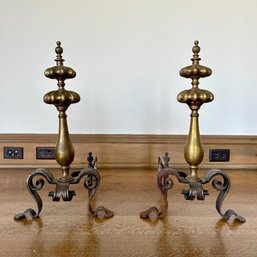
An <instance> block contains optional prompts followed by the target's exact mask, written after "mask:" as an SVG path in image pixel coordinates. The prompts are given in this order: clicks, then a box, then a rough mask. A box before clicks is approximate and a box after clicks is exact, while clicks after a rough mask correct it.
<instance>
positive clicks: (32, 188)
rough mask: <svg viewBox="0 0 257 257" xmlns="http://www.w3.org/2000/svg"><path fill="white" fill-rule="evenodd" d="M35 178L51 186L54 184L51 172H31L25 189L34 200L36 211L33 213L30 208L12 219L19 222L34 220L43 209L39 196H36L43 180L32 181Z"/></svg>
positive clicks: (42, 184) (41, 170)
mask: <svg viewBox="0 0 257 257" xmlns="http://www.w3.org/2000/svg"><path fill="white" fill-rule="evenodd" d="M36 176H41V177H43V178H45V179H46V180H47V181H48V182H49V183H50V184H53V183H54V182H53V181H54V177H53V175H52V173H51V172H49V171H48V170H46V169H36V170H34V171H33V172H32V174H31V175H29V177H28V179H27V189H28V191H29V193H30V194H31V196H32V197H33V198H34V200H35V202H36V204H37V209H38V210H37V211H35V210H34V209H32V208H29V209H26V210H25V211H24V212H21V213H18V214H16V215H15V216H14V219H15V220H17V221H19V220H22V219H28V218H31V219H35V218H38V217H39V214H40V212H41V210H42V208H43V202H42V199H41V197H40V195H39V194H38V192H37V191H39V190H40V189H41V188H42V187H43V186H44V184H45V182H44V180H43V179H42V178H40V179H38V180H36V181H35V183H34V181H33V178H34V177H36Z"/></svg>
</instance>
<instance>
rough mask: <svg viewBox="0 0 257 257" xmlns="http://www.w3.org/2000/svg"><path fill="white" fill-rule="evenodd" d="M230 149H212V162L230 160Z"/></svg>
mask: <svg viewBox="0 0 257 257" xmlns="http://www.w3.org/2000/svg"><path fill="white" fill-rule="evenodd" d="M229 158H230V149H210V150H209V161H210V162H229Z"/></svg>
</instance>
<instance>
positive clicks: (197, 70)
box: [177, 41, 214, 181]
mask: <svg viewBox="0 0 257 257" xmlns="http://www.w3.org/2000/svg"><path fill="white" fill-rule="evenodd" d="M194 44H195V45H194V47H193V48H192V51H193V53H194V55H193V58H192V59H191V60H192V62H193V64H192V65H190V66H187V67H184V68H182V69H181V70H180V76H182V77H185V78H191V79H192V88H191V89H189V90H184V91H182V92H180V93H179V94H178V96H177V99H178V101H179V102H181V103H186V104H187V105H188V106H189V108H190V109H191V122H190V129H189V136H188V139H187V143H186V146H185V148H184V156H185V160H186V161H187V163H188V164H189V166H190V175H189V176H188V179H189V180H195V181H196V180H199V177H198V175H197V169H198V165H199V164H200V163H201V162H202V160H203V157H204V149H203V145H202V142H201V136H200V131H199V123H198V116H199V114H198V110H199V109H200V107H201V105H202V104H204V103H208V102H211V101H212V100H213V99H214V96H213V94H212V93H211V92H209V91H207V90H204V89H200V88H199V87H198V85H199V79H200V78H204V77H208V76H210V75H211V73H212V71H211V69H210V68H208V67H205V66H202V65H200V64H199V61H200V60H201V58H200V57H199V52H200V47H199V46H198V44H199V42H198V41H195V42H194Z"/></svg>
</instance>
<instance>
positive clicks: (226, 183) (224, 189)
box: [201, 169, 246, 222]
mask: <svg viewBox="0 0 257 257" xmlns="http://www.w3.org/2000/svg"><path fill="white" fill-rule="evenodd" d="M216 176H220V177H222V178H223V181H221V180H219V179H217V178H215V179H214V177H216ZM212 179H213V180H212ZM211 180H212V186H213V187H214V188H215V189H216V190H218V191H220V193H219V195H218V198H217V200H216V209H217V211H218V213H219V214H220V215H221V216H222V217H223V218H224V219H225V220H229V219H230V218H231V217H232V216H235V219H236V220H238V221H239V222H245V221H246V220H245V218H244V217H242V216H240V215H238V214H237V213H236V212H235V211H233V210H232V209H228V210H227V211H226V212H225V214H223V212H222V211H221V206H222V204H223V201H224V199H225V197H226V195H227V193H228V192H229V189H230V185H231V182H230V178H229V177H228V175H227V174H226V173H225V172H224V171H221V170H216V169H215V170H209V171H207V173H206V174H205V176H204V177H203V178H202V179H201V183H202V184H206V183H209V182H210V181H211Z"/></svg>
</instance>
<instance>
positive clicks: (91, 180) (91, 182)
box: [72, 152, 114, 218]
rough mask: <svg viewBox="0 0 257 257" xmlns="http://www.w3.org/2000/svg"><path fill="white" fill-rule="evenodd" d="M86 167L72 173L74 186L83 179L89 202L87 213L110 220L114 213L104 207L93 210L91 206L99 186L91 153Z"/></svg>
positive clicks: (97, 174) (98, 177) (98, 175)
mask: <svg viewBox="0 0 257 257" xmlns="http://www.w3.org/2000/svg"><path fill="white" fill-rule="evenodd" d="M87 160H88V167H87V168H85V169H83V170H81V171H80V172H79V173H74V175H72V176H75V177H76V178H75V180H74V182H73V183H74V184H77V183H79V182H80V180H81V179H82V178H83V177H85V180H84V187H85V188H86V189H87V190H88V195H89V201H88V211H89V213H90V214H91V215H92V216H93V217H101V218H111V217H113V216H114V213H113V212H112V211H110V210H109V209H107V208H105V207H104V206H98V207H97V208H96V209H95V210H94V209H93V208H92V206H91V202H92V199H93V196H94V194H95V193H96V192H97V190H98V188H99V186H100V179H101V177H100V174H99V171H98V170H97V168H96V162H97V157H95V159H94V158H93V156H92V153H91V152H89V154H88V158H87Z"/></svg>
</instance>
